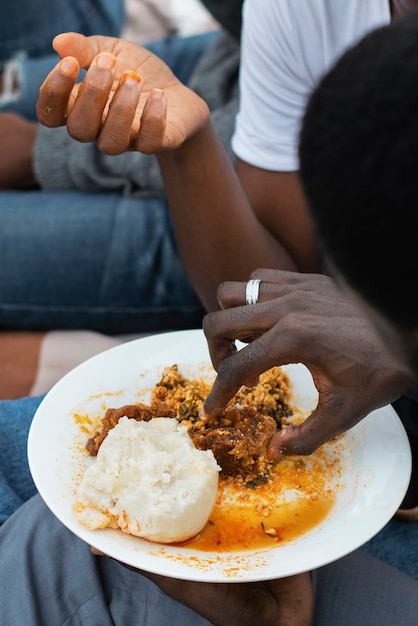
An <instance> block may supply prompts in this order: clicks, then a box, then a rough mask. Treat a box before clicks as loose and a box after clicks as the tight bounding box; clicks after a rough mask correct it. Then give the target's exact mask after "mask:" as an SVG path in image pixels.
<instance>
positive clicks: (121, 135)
mask: <svg viewBox="0 0 418 626" xmlns="http://www.w3.org/2000/svg"><path fill="white" fill-rule="evenodd" d="M53 47H54V49H55V50H56V51H57V52H58V54H59V55H60V56H61V58H62V60H61V61H60V62H59V63H58V64H57V65H56V67H55V68H54V69H53V70H52V71H51V72H50V74H49V75H48V76H47V78H46V79H45V81H44V83H43V84H42V86H41V88H40V94H39V100H38V104H37V116H38V119H39V121H40V122H41V123H42V124H44V125H45V126H49V127H56V126H63V125H65V124H66V125H67V128H68V132H69V134H70V135H71V136H72V137H73V138H74V139H77V140H78V141H83V142H87V141H96V142H97V145H98V147H99V149H100V150H101V151H102V152H104V153H106V154H121V153H122V152H125V151H126V150H138V151H140V152H143V153H145V154H154V153H158V152H161V151H167V150H174V149H176V148H178V147H180V146H181V145H182V144H183V143H184V142H185V141H186V140H187V139H190V138H192V137H193V136H194V135H195V134H196V133H197V131H198V130H199V129H200V128H201V127H202V126H203V125H204V123H205V122H206V121H207V119H208V115H209V113H208V108H207V105H206V103H205V102H204V101H203V100H202V99H201V98H199V96H197V95H196V94H195V93H194V92H193V91H191V90H190V89H188V88H187V87H186V86H185V85H183V84H182V83H181V82H180V81H179V80H178V79H177V78H176V77H175V76H174V74H173V73H172V72H171V70H170V69H169V68H168V66H167V65H166V64H165V63H164V62H163V61H161V60H160V59H159V58H158V57H157V56H155V55H154V54H152V53H151V52H149V51H148V50H146V49H145V48H143V47H141V46H139V45H136V44H134V43H131V42H128V41H124V40H122V39H116V38H113V37H102V36H92V37H85V36H84V35H80V34H78V33H63V34H61V35H58V36H57V37H56V38H55V39H54V42H53ZM81 67H82V68H85V69H87V70H88V71H87V73H86V75H85V77H84V80H83V81H82V82H81V83H79V84H76V81H77V78H78V74H79V70H80V68H81Z"/></svg>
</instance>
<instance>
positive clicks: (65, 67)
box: [59, 57, 78, 74]
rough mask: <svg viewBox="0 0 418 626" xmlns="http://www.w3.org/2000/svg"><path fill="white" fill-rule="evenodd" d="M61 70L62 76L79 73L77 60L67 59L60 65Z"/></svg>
mask: <svg viewBox="0 0 418 626" xmlns="http://www.w3.org/2000/svg"><path fill="white" fill-rule="evenodd" d="M59 68H60V70H61V72H62V74H74V72H78V64H77V61H76V60H75V59H73V58H72V57H65V59H62V61H60V63H59Z"/></svg>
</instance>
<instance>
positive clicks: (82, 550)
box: [0, 496, 418, 626]
mask: <svg viewBox="0 0 418 626" xmlns="http://www.w3.org/2000/svg"><path fill="white" fill-rule="evenodd" d="M347 531H348V532H349V529H348V530H347ZM0 563H1V567H0V606H1V619H2V623H3V624H7V626H127V625H129V626H136V625H138V626H205V625H207V624H208V622H207V621H206V620H204V619H203V618H201V617H200V616H198V615H197V614H196V613H195V612H193V611H191V610H190V609H188V608H186V607H185V606H183V605H181V604H179V603H178V602H175V601H173V600H171V599H170V598H169V597H168V596H167V595H165V594H164V593H162V592H161V591H160V590H159V589H158V588H157V587H156V586H155V585H154V584H153V583H151V582H150V581H148V579H146V578H145V577H143V576H142V575H141V574H140V573H138V572H135V571H131V570H129V569H127V568H125V567H124V566H122V565H121V564H119V563H118V562H116V561H114V560H112V559H110V558H108V557H103V556H100V557H97V556H93V555H92V554H91V552H90V549H89V546H88V545H87V544H86V543H84V542H83V541H81V540H80V539H78V538H77V537H76V536H75V535H73V534H72V533H71V532H70V531H68V530H67V529H66V528H65V527H64V526H63V525H62V524H61V522H59V521H58V520H57V519H56V518H55V517H54V516H53V515H52V514H51V513H50V512H49V510H48V509H47V508H46V506H45V504H44V503H43V501H42V500H41V498H40V496H35V497H34V498H32V499H31V500H29V502H27V503H26V504H25V505H24V506H22V507H21V508H20V509H19V510H18V511H17V512H16V513H15V514H14V515H13V516H12V517H11V518H10V519H9V520H8V521H7V522H6V523H5V524H4V525H3V526H2V527H1V528H0ZM312 578H313V584H314V595H315V609H314V618H313V621H312V626H395V625H398V624H399V626H416V625H417V623H418V620H417V616H418V582H417V581H416V580H414V579H413V578H410V577H408V576H406V575H405V574H402V573H401V572H398V571H397V570H395V569H393V568H391V567H389V566H388V565H386V564H385V563H383V562H381V561H378V560H377V559H375V558H373V557H371V556H369V555H366V554H363V553H361V552H358V551H357V552H354V553H353V554H351V555H349V556H348V557H345V558H343V559H340V560H339V561H336V562H335V563H332V564H331V565H328V566H326V567H323V568H321V569H319V570H316V571H315V572H313V573H312ZM237 584H239V583H237ZM232 623H233V624H237V625H238V624H239V623H240V621H239V617H237V620H236V621H234V622H232Z"/></svg>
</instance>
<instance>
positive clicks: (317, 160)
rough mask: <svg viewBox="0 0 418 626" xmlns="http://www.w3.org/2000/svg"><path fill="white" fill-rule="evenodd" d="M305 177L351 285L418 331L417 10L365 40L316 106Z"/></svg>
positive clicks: (329, 78)
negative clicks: (417, 298)
mask: <svg viewBox="0 0 418 626" xmlns="http://www.w3.org/2000/svg"><path fill="white" fill-rule="evenodd" d="M299 157H300V176H301V181H302V185H303V188H304V192H305V194H306V198H307V201H308V205H309V207H310V210H311V212H312V215H313V217H314V220H315V224H316V228H317V232H318V237H319V239H320V241H321V242H322V245H323V248H324V251H325V253H326V254H327V255H328V256H329V257H330V258H331V259H332V261H333V263H334V264H335V266H336V268H337V269H338V270H339V271H340V272H341V273H342V275H343V276H344V277H345V279H346V281H347V282H348V284H349V285H351V287H353V288H354V289H355V290H356V291H357V292H359V293H360V294H361V296H362V297H363V298H364V299H365V300H367V301H369V303H370V304H372V305H373V306H374V307H375V308H377V309H378V310H380V312H381V313H383V314H384V315H385V316H386V317H387V318H388V319H389V320H391V321H392V322H393V323H394V324H395V325H396V326H398V327H399V328H404V329H405V330H408V329H412V328H414V327H416V326H417V325H418V319H417V318H418V315H417V311H416V309H415V298H414V296H415V290H416V288H417V286H418V11H414V12H412V13H410V14H409V15H407V16H405V17H402V18H398V19H395V20H394V21H393V22H392V23H391V24H389V25H387V26H384V27H381V28H378V29H376V30H374V31H372V32H371V33H369V34H368V35H366V36H365V37H364V38H363V39H362V40H361V41H360V42H359V43H357V44H356V45H354V46H353V47H352V48H350V49H349V50H348V51H347V52H345V53H344V54H343V56H342V57H341V58H340V59H339V60H338V61H337V62H336V64H335V65H334V66H333V67H332V69H331V70H330V71H329V72H328V73H327V74H326V75H325V76H324V78H323V79H322V80H321V81H320V83H319V85H318V86H317V88H316V89H315V90H314V92H313V93H312V96H311V97H310V99H309V102H308V105H307V109H306V112H305V115H304V118H303V121H302V126H301V132H300V144H299Z"/></svg>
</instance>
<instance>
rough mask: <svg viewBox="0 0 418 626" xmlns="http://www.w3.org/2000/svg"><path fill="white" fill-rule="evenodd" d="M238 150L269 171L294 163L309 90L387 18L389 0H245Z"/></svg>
mask: <svg viewBox="0 0 418 626" xmlns="http://www.w3.org/2000/svg"><path fill="white" fill-rule="evenodd" d="M243 19H244V29H243V38H242V53H241V70H240V99H241V103H240V111H239V113H238V116H237V120H236V129H235V133H234V136H233V139H232V147H233V150H234V152H235V154H236V155H237V156H238V157H239V158H240V159H242V160H243V161H246V162H247V163H250V164H251V165H254V166H256V167H260V168H262V169H266V170H272V171H295V170H297V169H298V156H297V152H298V137H299V126H300V122H301V119H302V116H303V112H304V109H305V105H306V102H307V98H308V96H309V94H310V93H311V91H312V89H313V88H314V86H315V85H316V84H317V83H318V80H319V79H320V78H321V76H322V75H323V74H324V73H325V72H326V71H327V70H328V69H330V67H331V66H332V65H333V63H334V62H335V61H336V60H337V58H338V57H339V56H340V55H341V54H342V53H343V52H344V50H345V49H346V48H347V47H349V46H351V45H353V44H354V43H355V42H356V41H357V40H359V39H360V38H361V37H363V36H364V35H365V34H366V33H367V32H368V31H370V30H372V29H374V28H376V27H378V26H382V25H383V24H387V23H389V21H390V6H389V0H246V2H245V3H244V11H243Z"/></svg>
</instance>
